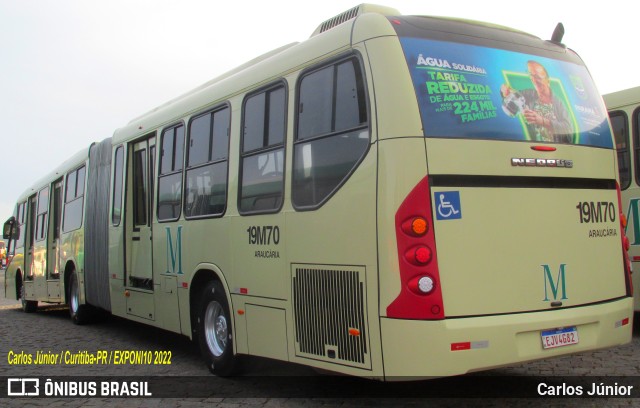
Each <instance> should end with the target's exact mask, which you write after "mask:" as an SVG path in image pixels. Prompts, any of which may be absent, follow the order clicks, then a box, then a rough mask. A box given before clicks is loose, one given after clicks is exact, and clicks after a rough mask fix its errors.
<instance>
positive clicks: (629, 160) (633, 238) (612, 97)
mask: <svg viewBox="0 0 640 408" xmlns="http://www.w3.org/2000/svg"><path fill="white" fill-rule="evenodd" d="M603 97H604V102H605V104H606V105H607V109H608V110H609V119H610V120H611V127H612V129H613V135H614V140H615V143H616V150H617V152H618V171H619V179H620V188H621V189H622V213H623V214H625V216H626V222H627V225H626V228H625V231H626V236H627V239H628V244H627V245H629V246H630V249H629V256H630V260H631V261H632V265H633V269H634V270H635V271H638V270H640V212H639V211H640V208H639V205H638V204H639V203H640V184H639V182H640V162H639V160H640V155H639V154H638V149H640V133H638V132H640V127H639V126H640V116H639V115H640V87H635V88H629V89H625V90H622V91H618V92H613V93H610V94H607V95H604V96H603ZM636 275H637V272H636ZM636 275H634V278H635V279H634V280H633V285H634V296H635V302H634V309H635V311H636V312H640V278H638V277H637V276H636Z"/></svg>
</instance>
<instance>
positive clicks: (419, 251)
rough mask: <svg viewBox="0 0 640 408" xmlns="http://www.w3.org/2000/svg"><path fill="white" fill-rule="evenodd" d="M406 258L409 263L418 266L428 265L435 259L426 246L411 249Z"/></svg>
mask: <svg viewBox="0 0 640 408" xmlns="http://www.w3.org/2000/svg"><path fill="white" fill-rule="evenodd" d="M404 256H405V258H406V259H407V261H409V262H410V263H412V264H414V265H418V266H420V265H426V264H428V263H429V261H431V258H432V257H433V256H432V254H431V250H430V249H429V247H426V246H419V247H416V248H411V249H409V250H408V251H407V252H406V253H405V254H404Z"/></svg>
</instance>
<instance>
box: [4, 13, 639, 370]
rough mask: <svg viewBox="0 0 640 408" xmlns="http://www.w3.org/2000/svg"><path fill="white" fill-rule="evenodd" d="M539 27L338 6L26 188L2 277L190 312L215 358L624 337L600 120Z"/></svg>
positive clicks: (398, 362)
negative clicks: (289, 39)
mask: <svg viewBox="0 0 640 408" xmlns="http://www.w3.org/2000/svg"><path fill="white" fill-rule="evenodd" d="M554 37H555V38H554V41H552V42H550V41H543V40H541V39H539V38H537V37H534V36H531V35H528V34H525V33H522V32H519V31H516V30H513V29H509V28H505V27H497V26H495V25H492V24H485V23H478V22H472V21H461V20H457V19H447V18H433V17H423V16H402V15H400V14H399V13H398V12H397V11H396V10H393V9H388V8H384V7H378V6H370V5H362V6H358V7H356V8H354V9H351V10H348V11H346V12H345V13H342V14H340V15H338V16H336V17H334V18H332V19H330V20H327V21H326V22H324V23H322V24H321V25H320V26H319V27H318V28H317V29H316V31H315V32H314V33H313V34H312V36H311V38H309V39H308V40H307V41H304V42H302V43H299V44H290V45H288V46H285V47H282V48H280V49H277V50H274V51H273V52H271V53H268V54H266V55H263V56H261V57H258V58H257V59H255V60H252V61H250V62H249V63H247V64H245V65H243V66H241V67H239V68H237V69H236V70H234V71H232V72H230V73H228V74H225V75H222V76H221V77H219V78H215V79H213V80H211V81H210V82H208V83H206V84H204V85H203V86H201V87H200V88H197V89H195V90H193V91H192V92H189V93H187V94H185V95H183V96H181V97H179V98H176V99H175V100H172V101H170V102H168V103H166V104H164V105H162V106H159V107H158V108H156V109H154V110H153V111H151V112H149V113H147V114H145V115H142V116H140V117H137V118H135V119H133V120H132V121H131V122H130V123H128V124H127V125H125V126H123V127H122V128H120V129H118V130H116V131H115V133H114V135H113V136H112V137H110V138H107V139H105V140H103V141H102V142H100V143H94V144H92V145H91V146H90V147H88V148H86V149H83V150H82V151H80V152H78V153H77V154H76V155H75V156H73V157H72V158H70V159H69V160H68V161H67V162H65V163H63V164H62V165H61V166H60V167H59V168H57V169H55V170H53V171H52V172H51V173H50V174H49V175H47V176H45V177H44V178H43V179H41V180H40V181H38V182H37V183H35V184H34V185H33V186H31V187H30V188H28V189H27V190H26V191H25V192H24V193H23V194H22V195H21V196H20V197H18V202H17V205H16V210H15V214H14V216H13V217H12V218H11V219H10V220H8V221H7V223H6V224H5V232H6V233H7V235H8V236H9V237H11V238H13V239H12V241H13V242H14V245H12V248H11V250H12V251H13V252H15V257H14V259H13V261H12V262H11V264H10V266H9V268H8V271H7V273H6V279H5V291H6V295H7V296H8V297H14V298H16V297H20V298H22V301H23V307H24V309H25V311H34V310H35V309H36V308H37V305H38V302H54V303H67V304H68V305H69V310H70V314H71V317H72V319H73V320H74V322H77V323H83V322H85V321H87V320H88V319H89V318H90V316H91V311H92V309H93V308H98V309H102V310H106V311H109V312H111V313H112V314H114V315H117V316H122V317H125V318H127V319H131V320H134V321H136V322H140V323H145V324H148V325H152V326H157V327H160V328H164V329H166V330H170V331H173V332H177V333H182V334H184V335H186V336H189V337H191V338H193V339H196V340H197V341H198V343H199V344H200V347H201V350H202V354H203V357H204V359H205V361H206V363H207V365H208V366H209V368H210V369H211V371H213V372H214V373H216V374H220V375H228V374H231V373H232V372H233V371H234V362H235V357H236V356H237V355H239V354H247V355H256V356H263V357H269V358H274V359H279V360H284V361H291V362H295V363H299V364H305V365H310V366H314V367H318V368H321V369H325V370H331V371H337V372H341V373H346V374H351V375H358V376H365V377H374V378H381V379H403V378H408V377H410V378H420V377H430V376H445V375H455V374H461V373H466V372H470V371H477V370H481V369H488V368H493V367H498V366H503V365H508V364H513V363H517V362H522V361H529V360H535V359H540V358H548V357H554V356H559V355H563V354H567V353H573V352H580V351H585V350H593V349H597V348H602V347H610V346H615V345H618V344H624V343H626V342H629V341H630V340H631V324H630V322H631V317H632V298H631V295H632V294H631V289H632V288H631V278H630V275H629V271H628V270H627V265H626V263H625V262H624V256H623V253H624V248H623V240H622V235H623V234H622V232H621V224H620V222H621V220H620V205H619V190H618V189H617V187H616V186H617V182H616V178H617V172H616V171H615V150H614V148H613V147H614V146H613V139H612V136H611V129H610V127H609V122H608V120H607V118H606V114H605V113H604V112H605V110H604V107H603V104H602V98H601V97H600V95H599V94H598V93H597V91H596V88H595V86H594V85H593V83H592V80H591V77H590V75H589V73H588V71H587V69H586V67H585V66H584V64H583V62H582V61H581V60H580V58H579V57H578V56H577V55H576V54H575V53H574V52H572V51H571V50H569V49H567V48H566V47H564V46H563V45H562V44H559V41H560V38H558V36H555V35H554ZM598 112H599V113H598ZM25 168H28V166H25Z"/></svg>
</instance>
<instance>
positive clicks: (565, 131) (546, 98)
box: [500, 61, 574, 143]
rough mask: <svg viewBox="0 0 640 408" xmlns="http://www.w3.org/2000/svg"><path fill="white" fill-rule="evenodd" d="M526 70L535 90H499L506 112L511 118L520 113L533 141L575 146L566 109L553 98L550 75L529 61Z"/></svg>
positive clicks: (537, 63)
mask: <svg viewBox="0 0 640 408" xmlns="http://www.w3.org/2000/svg"><path fill="white" fill-rule="evenodd" d="M527 68H528V72H529V76H530V78H531V82H532V83H533V86H534V89H523V90H515V89H513V88H512V87H510V86H509V85H507V84H503V85H502V86H501V87H500V94H501V95H502V98H503V104H502V106H503V110H504V111H505V112H506V113H507V114H508V115H510V116H516V115H517V114H518V113H521V114H522V116H523V117H524V120H525V121H526V122H527V128H528V129H527V130H528V132H529V135H530V137H531V138H532V139H533V140H536V141H541V142H555V143H572V142H573V135H574V129H573V126H572V124H571V120H570V117H569V112H568V111H567V108H566V107H565V105H564V104H563V103H562V102H561V101H560V100H559V99H558V98H557V97H556V96H554V94H553V92H552V90H551V85H550V82H551V81H550V79H549V74H548V73H547V70H546V69H545V67H544V66H542V64H540V63H539V62H536V61H528V62H527Z"/></svg>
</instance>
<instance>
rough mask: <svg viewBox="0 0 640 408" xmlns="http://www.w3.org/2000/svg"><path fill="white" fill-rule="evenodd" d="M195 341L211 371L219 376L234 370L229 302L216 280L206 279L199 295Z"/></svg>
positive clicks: (224, 375)
mask: <svg viewBox="0 0 640 408" xmlns="http://www.w3.org/2000/svg"><path fill="white" fill-rule="evenodd" d="M198 341H199V343H200V351H201V353H202V357H204V359H205V362H206V364H207V367H209V370H210V371H211V372H212V373H213V374H215V375H218V376H221V377H226V376H230V375H231V374H233V372H234V365H235V360H236V358H235V356H234V355H233V335H232V332H231V315H230V314H229V302H228V301H227V297H226V295H225V293H224V288H223V287H222V284H221V283H220V282H218V281H212V282H209V283H208V284H207V286H206V287H205V289H204V290H203V291H202V295H201V296H200V307H199V310H198Z"/></svg>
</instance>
